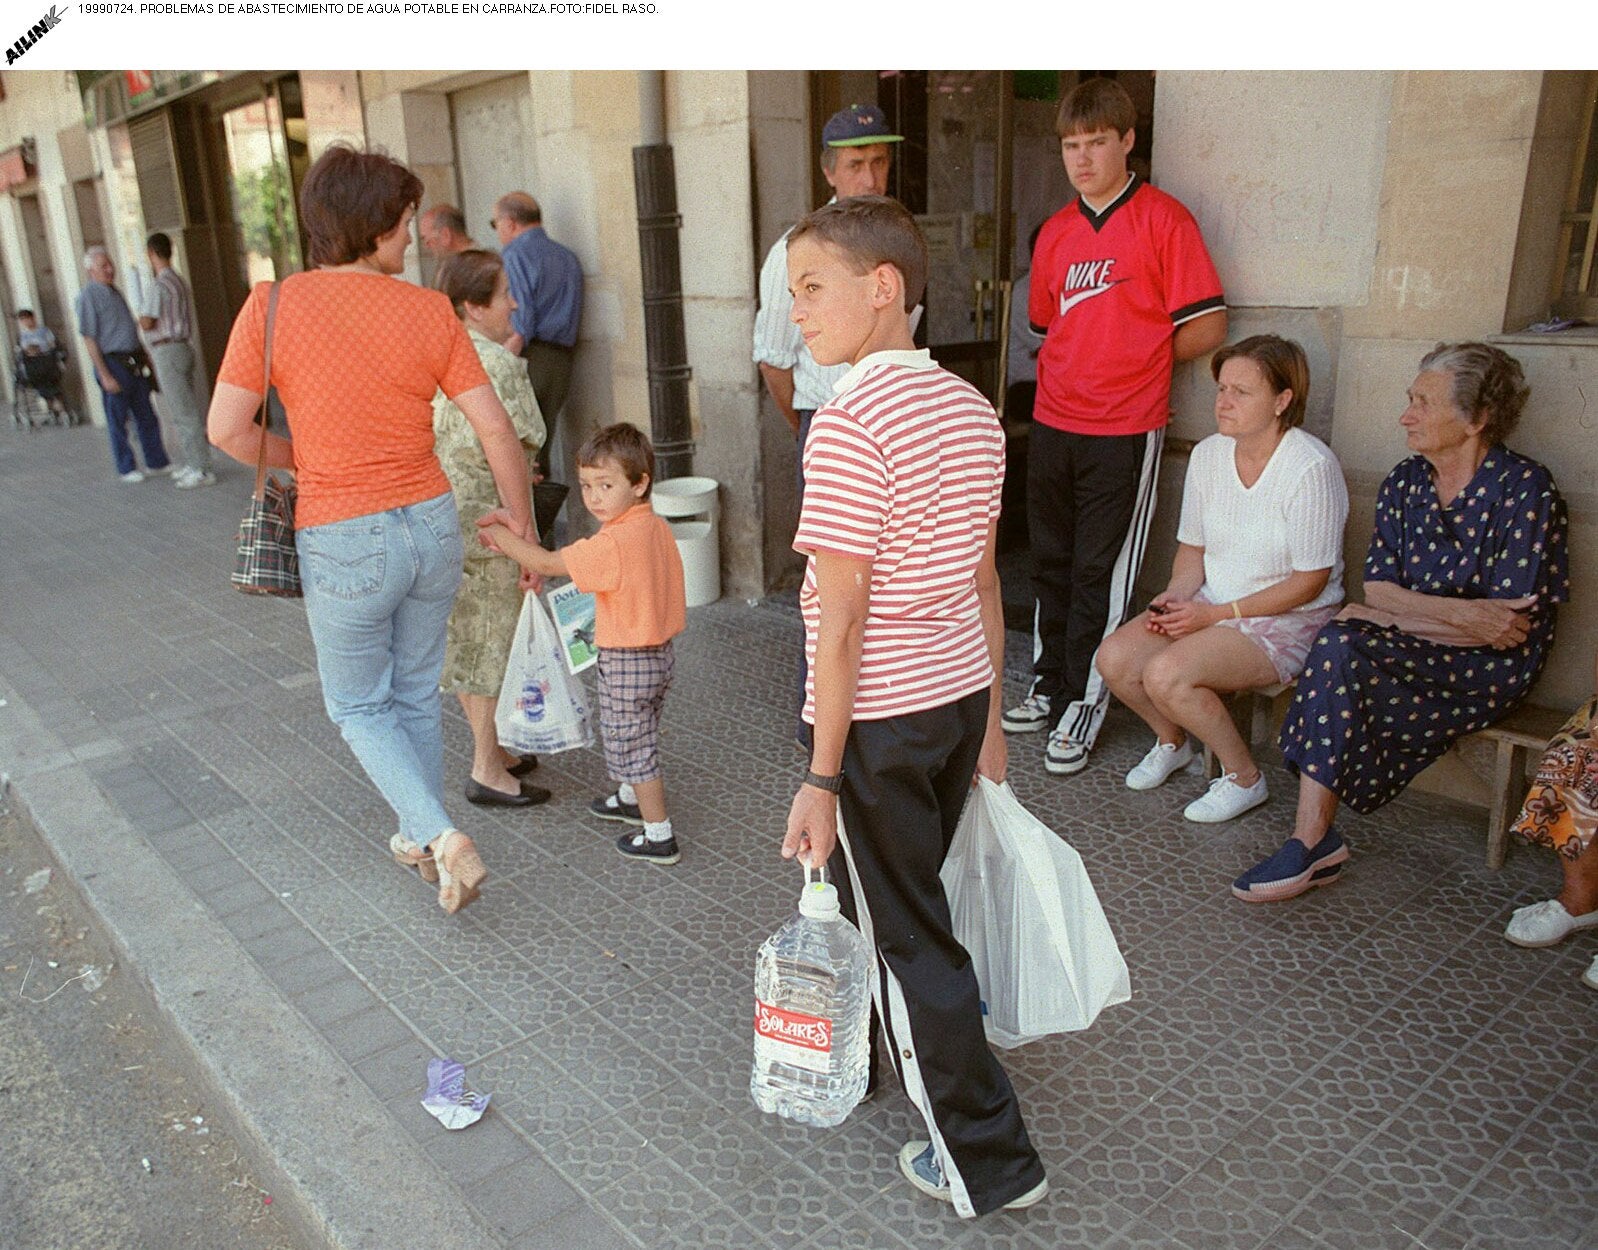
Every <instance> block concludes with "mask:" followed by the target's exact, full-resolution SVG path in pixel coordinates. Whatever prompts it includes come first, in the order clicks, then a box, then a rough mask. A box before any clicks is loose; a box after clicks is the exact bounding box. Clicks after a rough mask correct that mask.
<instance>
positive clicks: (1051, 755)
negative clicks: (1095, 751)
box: [1043, 729, 1089, 777]
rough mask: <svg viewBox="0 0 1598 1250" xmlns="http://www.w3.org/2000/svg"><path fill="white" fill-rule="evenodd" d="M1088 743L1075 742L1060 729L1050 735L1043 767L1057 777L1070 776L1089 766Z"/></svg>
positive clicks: (1044, 754)
mask: <svg viewBox="0 0 1598 1250" xmlns="http://www.w3.org/2000/svg"><path fill="white" fill-rule="evenodd" d="M1088 750H1089V747H1088V744H1087V743H1085V742H1073V741H1072V740H1071V739H1070V738H1067V737H1066V736H1065V734H1063V733H1062V732H1061V731H1060V730H1058V729H1056V730H1055V731H1054V732H1053V733H1051V734H1050V735H1049V745H1048V748H1047V750H1045V751H1044V752H1043V767H1044V768H1046V769H1048V770H1049V771H1050V772H1051V773H1053V774H1054V775H1055V776H1057V777H1069V776H1070V775H1071V774H1072V773H1079V772H1081V771H1082V770H1083V769H1084V768H1086V767H1087V766H1088Z"/></svg>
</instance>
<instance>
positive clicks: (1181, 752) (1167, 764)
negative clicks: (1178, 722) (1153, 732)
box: [1126, 738, 1193, 790]
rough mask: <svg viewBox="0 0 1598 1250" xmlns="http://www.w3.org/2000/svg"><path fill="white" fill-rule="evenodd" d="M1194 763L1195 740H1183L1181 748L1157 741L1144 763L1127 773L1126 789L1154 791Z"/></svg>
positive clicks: (1173, 744)
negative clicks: (1176, 773) (1181, 769)
mask: <svg viewBox="0 0 1598 1250" xmlns="http://www.w3.org/2000/svg"><path fill="white" fill-rule="evenodd" d="M1192 762H1193V739H1191V738H1183V739H1182V745H1181V746H1177V745H1176V744H1175V743H1174V742H1160V741H1157V740H1156V742H1155V743H1154V745H1153V746H1152V747H1150V748H1149V753H1148V754H1147V755H1145V756H1144V757H1143V760H1142V762H1141V763H1139V764H1137V765H1136V766H1134V767H1133V769H1132V771H1131V772H1129V773H1127V775H1126V787H1127V789H1129V790H1152V789H1154V788H1155V787H1156V786H1163V785H1164V784H1165V781H1166V778H1168V777H1169V776H1170V775H1171V774H1172V773H1174V772H1176V771H1177V770H1178V769H1180V768H1186V767H1187V766H1188V765H1189V764H1191V763H1192Z"/></svg>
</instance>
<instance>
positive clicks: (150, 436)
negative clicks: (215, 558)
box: [76, 244, 172, 483]
mask: <svg viewBox="0 0 1598 1250" xmlns="http://www.w3.org/2000/svg"><path fill="white" fill-rule="evenodd" d="M83 269H84V273H85V274H86V275H87V276H88V279H89V280H88V282H86V283H84V286H83V290H81V291H79V292H78V300H77V306H76V311H77V315H78V333H79V335H81V336H82V338H83V346H84V349H85V350H86V351H87V352H88V353H89V359H90V360H92V361H93V362H94V380H95V381H96V382H98V383H99V384H100V398H101V402H102V404H103V405H104V407H105V428H106V433H107V435H108V436H109V437H110V439H111V460H112V463H113V464H114V465H115V466H116V472H117V476H118V477H119V478H121V479H122V481H124V482H129V483H133V482H142V481H144V479H145V476H146V475H147V474H160V473H170V472H171V471H172V462H171V461H170V460H168V459H167V454H166V448H165V447H163V446H162V445H161V426H160V425H159V424H158V423H157V421H156V419H155V410H154V409H153V408H151V407H150V364H149V361H148V360H147V359H146V357H145V355H144V348H143V347H142V346H140V344H139V326H138V323H137V322H136V321H134V319H133V312H132V310H130V309H129V308H128V301H127V300H125V299H123V298H122V292H121V291H119V290H117V289H116V287H115V286H114V285H113V283H114V282H115V281H116V276H117V269H116V265H115V264H114V263H112V260H111V253H109V252H108V251H106V250H105V248H103V247H101V246H100V245H99V244H95V245H94V246H93V247H91V248H90V249H89V250H88V251H86V252H85V253H84V254H83ZM130 416H131V417H132V418H133V427H134V429H135V430H137V431H138V435H139V447H140V450H141V451H143V453H144V472H142V473H141V472H140V471H139V465H138V462H137V461H136V460H134V458H133V448H132V447H131V446H129V445H128V418H129V417H130Z"/></svg>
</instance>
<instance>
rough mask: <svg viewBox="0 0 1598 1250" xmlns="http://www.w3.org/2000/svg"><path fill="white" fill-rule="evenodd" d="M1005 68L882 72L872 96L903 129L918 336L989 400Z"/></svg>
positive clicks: (999, 278) (1005, 190) (1003, 177)
mask: <svg viewBox="0 0 1598 1250" xmlns="http://www.w3.org/2000/svg"><path fill="white" fill-rule="evenodd" d="M1012 78H1013V75H1012V74H1011V73H1010V72H1009V71H1007V70H903V71H890V72H887V73H884V74H883V75H882V76H881V78H880V80H879V85H878V95H879V102H880V103H881V104H882V106H883V108H884V111H885V112H887V114H888V117H889V120H890V122H892V123H893V124H894V125H895V127H897V128H898V132H899V133H900V134H903V135H904V136H905V142H904V144H903V145H902V148H901V151H900V154H899V158H898V160H897V161H896V162H895V169H894V175H895V177H894V185H893V188H892V190H893V192H894V194H895V195H897V196H898V198H899V199H900V201H901V202H902V203H903V204H904V205H905V206H906V207H907V208H909V209H910V211H911V212H913V213H914V214H915V215H916V220H917V221H918V222H919V223H920V225H921V229H922V232H923V233H924V234H925V235H926V239H927V252H928V257H927V259H928V271H927V294H926V298H925V300H924V304H925V307H926V312H925V314H924V316H923V319H922V329H921V330H920V331H918V338H919V339H920V340H922V341H924V342H925V344H926V346H927V347H928V348H930V349H931V351H932V355H933V357H934V358H935V359H936V360H937V361H938V362H939V363H940V364H942V365H943V366H944V367H945V368H948V369H950V370H952V371H953V372H955V373H958V374H960V375H961V376H962V377H965V378H966V379H968V380H969V381H970V382H972V383H973V384H974V385H975V386H977V387H978V388H979V389H980V390H981V391H982V393H983V394H985V395H987V396H988V398H989V399H991V400H993V401H994V403H995V404H998V403H999V402H1001V399H1002V396H1003V391H1004V380H1003V376H1002V374H1003V369H1004V362H1003V353H1002V352H1001V351H1000V345H1001V344H1002V343H1003V342H1004V335H1005V331H1006V326H1005V321H1006V314H1007V309H1008V302H1009V301H1008V289H1009V279H1010V273H1011V251H1012V246H1011V242H1012V239H1013V236H1014V219H1013V214H1012V211H1011V204H1010V202H1011V176H1010V169H1011V159H1012V158H1011V144H1010V136H1011V131H1012V128H1013V118H1012V108H1011V96H1012V85H1011V79H1012Z"/></svg>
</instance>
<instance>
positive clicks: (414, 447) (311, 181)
mask: <svg viewBox="0 0 1598 1250" xmlns="http://www.w3.org/2000/svg"><path fill="white" fill-rule="evenodd" d="M421 195H422V184H421V182H420V180H419V179H418V178H417V177H416V175H414V174H413V173H411V171H410V170H408V169H406V168H405V167H404V166H403V165H400V164H397V163H396V162H394V161H391V160H389V159H388V158H387V157H386V156H381V155H377V154H374V153H367V152H358V151H355V150H353V149H351V148H348V147H343V146H336V147H332V148H329V149H328V151H327V152H325V153H324V154H323V155H322V156H321V157H320V158H319V159H318V160H317V161H316V163H315V164H314V165H312V166H311V168H310V170H309V172H308V173H307V174H306V176H305V183H304V186H303V189H302V190H301V193H300V213H301V220H302V221H303V222H304V225H305V229H306V233H307V234H308V236H309V238H310V244H311V260H312V262H313V263H314V264H315V265H316V266H317V267H316V269H314V270H312V271H310V272H307V273H302V274H294V275H291V276H290V277H288V278H285V279H284V280H283V281H282V282H281V283H280V284H279V288H280V289H279V292H278V304H277V316H276V321H275V324H274V327H273V331H272V376H271V378H270V384H271V385H272V386H275V387H276V388H277V392H278V396H279V398H280V399H281V400H282V401H283V405H284V408H285V409H286V411H287V412H288V417H289V430H290V433H291V434H292V436H293V441H292V442H291V441H290V440H289V439H287V438H282V437H279V436H278V435H275V434H268V435H267V436H266V463H267V464H268V465H270V466H271V467H273V468H279V469H293V470H294V472H295V475H296V478H297V480H298V483H299V502H298V505H297V515H296V518H295V523H296V525H297V527H298V533H297V535H296V546H297V547H298V549H299V556H300V574H301V580H302V581H303V583H304V587H305V611H306V616H307V618H308V619H309V622H310V626H311V638H312V641H313V642H314V643H315V645H316V662H317V668H318V670H319V672H320V675H321V679H322V695H323V699H324V701H325V703H326V705H327V711H328V715H329V716H330V717H331V718H332V719H333V722H334V723H335V724H336V725H338V727H339V730H340V732H342V733H343V735H344V740H345V741H346V742H348V743H349V745H350V748H351V750H353V751H354V752H355V756H356V758H357V759H358V760H359V761H360V763H361V767H362V768H364V769H365V770H366V774H367V776H368V777H370V778H371V779H372V782H373V784H374V785H376V786H377V788H378V790H379V791H380V792H381V793H382V795H383V797H384V799H386V800H387V801H388V803H389V805H390V806H391V807H392V808H393V809H394V811H395V812H396V814H397V815H398V816H399V823H400V828H399V832H398V833H397V834H395V835H394V836H393V838H392V839H391V840H390V842H389V848H390V850H391V851H392V852H393V854H394V858H395V859H396V860H398V861H399V862H400V863H401V864H403V865H406V866H409V867H414V868H416V869H418V870H419V871H420V872H421V874H422V876H423V877H424V878H425V879H426V880H428V881H433V880H437V881H438V882H439V903H440V905H441V906H442V907H443V908H444V910H445V911H447V912H455V911H458V910H459V909H460V908H462V907H464V906H466V904H468V903H470V902H471V901H472V900H473V899H474V898H476V897H477V893H478V888H479V887H480V886H481V885H482V883H483V881H484V880H485V879H486V876H487V873H486V872H485V870H484V868H483V863H482V860H481V859H480V858H479V857H478V854H477V850H476V848H475V847H474V846H473V845H472V840H471V839H470V838H469V837H467V836H466V835H465V834H464V833H461V832H460V831H459V830H458V829H456V828H455V827H454V825H453V824H452V823H451V821H450V818H449V816H448V815H447V814H446V813H445V811H444V802H443V795H444V738H443V725H442V710H441V704H440V698H439V689H438V680H439V673H440V670H441V669H442V667H443V663H444V634H445V630H444V627H445V622H446V621H447V620H448V619H449V613H450V608H451V605H452V604H453V603H454V599H455V589H456V586H457V585H458V584H459V582H460V578H461V557H462V545H461V533H460V526H459V523H458V521H457V518H456V513H455V499H454V496H453V495H452V494H451V493H450V487H449V480H448V479H447V478H446V477H445V476H444V472H443V470H442V469H441V468H440V467H439V463H438V457H437V456H436V455H435V454H434V451H433V402H432V401H433V394H434V392H435V391H437V390H442V391H443V392H444V394H446V395H448V396H449V397H450V398H451V399H452V400H454V401H455V403H456V404H457V405H458V406H459V408H460V410H461V411H462V412H463V413H464V414H465V415H466V419H467V420H468V421H469V422H470V423H471V425H472V428H473V429H474V430H475V431H476V432H477V436H478V438H479V439H480V440H481V441H482V444H483V453H484V455H485V456H486V457H487V460H488V464H489V468H490V470H491V471H492V473H493V476H494V485H495V488H496V490H497V492H498V494H499V498H500V501H501V503H502V504H503V505H504V508H505V509H506V510H507V511H508V512H509V513H510V515H511V517H512V518H513V519H512V524H513V525H515V526H519V527H521V529H522V530H523V532H525V533H526V534H527V535H528V536H529V537H530V536H531V535H532V532H533V531H532V517H531V512H530V508H529V504H528V501H529V493H528V484H527V464H526V461H525V459H524V458H523V456H522V451H521V444H520V441H519V440H518V438H517V435H516V431H515V429H514V427H513V426H512V425H511V422H510V418H509V417H507V416H506V414H505V409H504V407H503V406H502V405H501V404H500V401H499V399H498V398H497V397H496V395H495V394H494V388H493V386H492V385H491V384H490V383H489V380H488V375H487V374H486V373H484V371H483V367H482V365H481V364H480V363H478V359H477V353H476V351H474V350H473V348H472V344H471V341H470V340H469V339H468V338H467V337H466V331H465V329H464V328H463V327H462V325H461V323H460V321H459V320H458V319H457V318H456V316H455V311H454V309H453V308H452V307H451V306H450V302H449V300H448V299H447V298H446V297H445V296H443V295H442V294H440V293H439V292H437V291H428V290H424V289H422V288H421V287H417V286H412V285H411V284H410V283H408V282H396V281H394V280H393V277H394V275H395V274H398V273H400V272H401V271H402V270H403V269H404V266H405V251H406V248H408V247H409V246H410V241H411V233H410V232H411V219H412V218H413V217H414V216H415V215H416V208H417V205H418V204H419V203H420V201H421ZM269 294H270V284H268V283H264V282H263V283H260V284H258V285H257V286H256V288H255V290H254V291H252V292H251V294H250V298H249V300H248V302H247V303H246V304H245V306H244V308H243V309H242V310H241V311H240V313H239V315H238V319H237V320H236V321H235V322H234V323H233V332H232V335H231V336H230V337H229V339H228V347H227V354H226V356H225V357H224V358H223V361H222V369H221V372H220V373H219V374H218V381H217V386H216V390H215V393H214V395H213V397H212V400H211V411H210V416H209V421H208V425H209V433H210V438H211V442H213V443H214V444H215V445H216V446H218V447H220V448H221V449H222V450H223V451H225V452H227V454H228V455H230V456H232V457H233V458H234V459H235V460H239V461H241V462H243V463H245V464H253V463H254V462H255V458H256V454H257V450H258V448H259V445H260V431H259V428H258V427H257V426H256V425H255V413H256V412H257V410H258V409H259V407H260V404H261V387H262V371H263V368H264V357H265V346H266V333H265V332H266V309H267V300H268V296H269Z"/></svg>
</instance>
